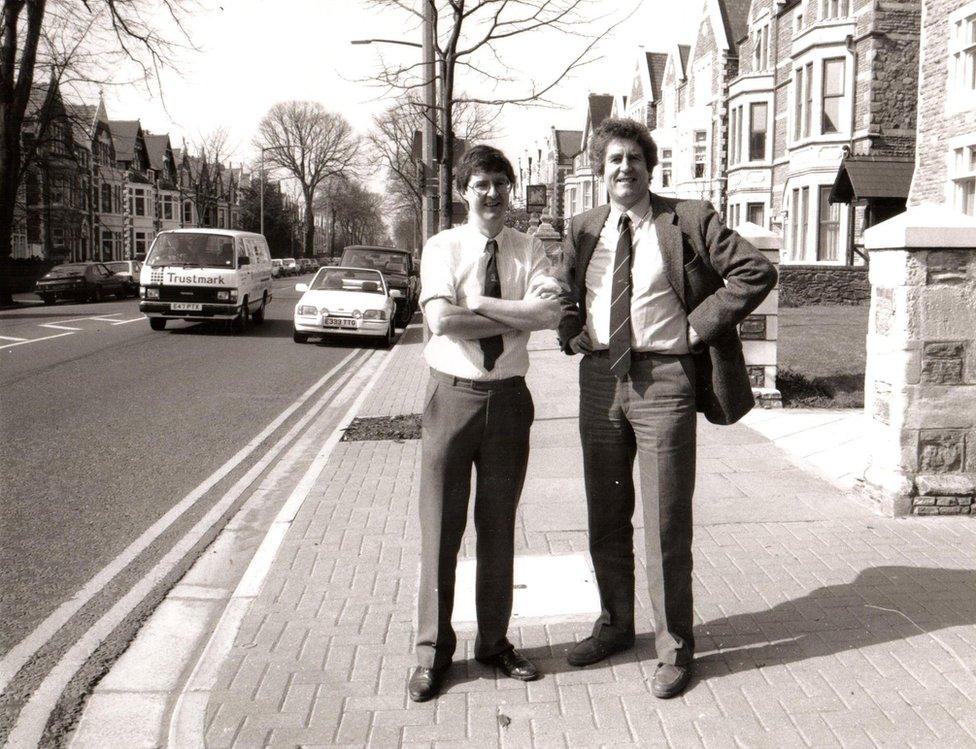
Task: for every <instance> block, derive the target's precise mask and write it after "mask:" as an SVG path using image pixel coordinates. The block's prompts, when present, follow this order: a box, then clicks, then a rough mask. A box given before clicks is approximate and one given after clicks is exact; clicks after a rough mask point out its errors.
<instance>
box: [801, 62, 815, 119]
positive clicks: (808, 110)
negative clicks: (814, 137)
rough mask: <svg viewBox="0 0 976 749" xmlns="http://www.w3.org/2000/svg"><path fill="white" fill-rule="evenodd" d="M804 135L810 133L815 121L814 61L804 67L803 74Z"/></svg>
mask: <svg viewBox="0 0 976 749" xmlns="http://www.w3.org/2000/svg"><path fill="white" fill-rule="evenodd" d="M803 86H804V88H803V91H804V96H803V135H804V137H806V136H807V135H809V134H810V123H811V122H812V121H813V63H812V62H811V63H809V64H808V65H807V66H806V67H805V68H804V75H803Z"/></svg>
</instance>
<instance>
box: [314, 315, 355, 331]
mask: <svg viewBox="0 0 976 749" xmlns="http://www.w3.org/2000/svg"><path fill="white" fill-rule="evenodd" d="M322 324H323V325H324V326H326V327H327V328H355V327H356V321H355V320H348V319H346V318H344V317H323V318H322Z"/></svg>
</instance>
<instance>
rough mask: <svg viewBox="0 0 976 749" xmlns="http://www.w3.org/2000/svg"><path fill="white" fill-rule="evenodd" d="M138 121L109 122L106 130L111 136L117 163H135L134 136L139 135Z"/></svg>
mask: <svg viewBox="0 0 976 749" xmlns="http://www.w3.org/2000/svg"><path fill="white" fill-rule="evenodd" d="M139 129H140V125H139V120H109V121H108V130H109V132H110V133H111V134H112V143H113V144H114V145H115V159H116V160H117V161H135V158H136V136H138V134H139Z"/></svg>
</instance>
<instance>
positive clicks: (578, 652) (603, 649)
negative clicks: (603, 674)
mask: <svg viewBox="0 0 976 749" xmlns="http://www.w3.org/2000/svg"><path fill="white" fill-rule="evenodd" d="M633 645H634V643H633V642H604V641H603V640H598V639H596V638H595V637H587V638H586V639H585V640H580V641H579V642H578V643H576V645H575V646H573V649H572V650H570V651H569V654H568V655H567V656H566V660H567V661H568V662H569V665H570V666H590V665H592V664H594V663H599V662H600V661H602V660H603V659H604V658H609V657H610V656H611V655H613V654H614V653H619V652H621V651H623V650H626V649H627V648H630V647H633Z"/></svg>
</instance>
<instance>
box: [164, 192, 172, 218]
mask: <svg viewBox="0 0 976 749" xmlns="http://www.w3.org/2000/svg"><path fill="white" fill-rule="evenodd" d="M162 208H163V220H164V221H172V220H173V196H172V195H163V196H162Z"/></svg>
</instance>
